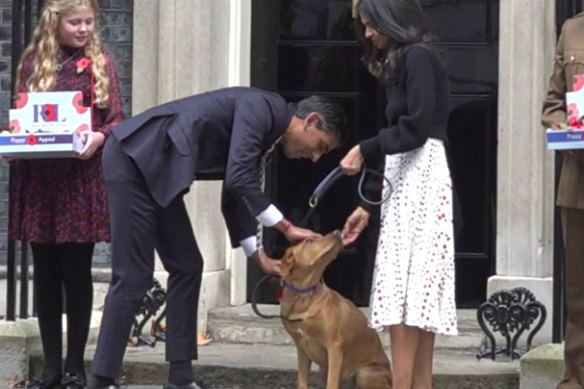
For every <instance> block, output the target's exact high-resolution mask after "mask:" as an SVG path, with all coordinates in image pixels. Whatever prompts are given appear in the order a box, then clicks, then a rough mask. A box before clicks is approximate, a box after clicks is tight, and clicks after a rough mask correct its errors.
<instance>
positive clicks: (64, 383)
mask: <svg viewBox="0 0 584 389" xmlns="http://www.w3.org/2000/svg"><path fill="white" fill-rule="evenodd" d="M86 386H87V380H86V379H85V374H83V373H77V372H67V373H65V375H64V376H63V378H61V389H85V387H86Z"/></svg>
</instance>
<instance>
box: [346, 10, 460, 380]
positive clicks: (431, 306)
mask: <svg viewBox="0 0 584 389" xmlns="http://www.w3.org/2000/svg"><path fill="white" fill-rule="evenodd" d="M358 13H359V18H360V21H361V24H362V26H363V37H364V38H365V39H364V40H365V41H368V42H367V44H366V53H365V56H364V58H363V59H364V62H365V64H366V65H367V66H368V68H369V70H370V72H371V73H372V74H373V75H375V76H376V77H377V78H378V80H379V81H380V82H381V83H382V84H383V85H384V86H385V88H386V98H387V105H386V107H385V116H386V118H387V127H386V128H382V129H380V130H379V133H378V134H377V136H375V137H373V138H370V139H366V140H364V141H362V142H361V143H359V144H358V145H356V146H354V147H353V148H352V149H351V150H350V151H349V152H348V153H347V155H346V156H345V157H344V158H343V160H342V161H341V163H340V165H341V168H342V169H343V171H344V172H345V173H347V174H356V173H357V172H359V171H360V170H361V169H362V166H363V163H364V161H367V164H368V166H374V165H376V163H375V162H376V161H377V160H379V158H381V166H384V169H383V173H384V175H385V176H386V177H387V178H388V180H389V182H390V185H384V187H383V189H381V185H379V186H378V189H377V190H378V191H383V198H385V197H386V194H388V193H389V192H390V191H391V196H390V197H389V200H388V201H386V202H385V203H383V205H382V207H381V226H380V232H379V242H378V246H377V254H376V262H375V267H374V274H373V283H372V290H371V300H370V306H369V308H370V325H371V326H372V327H373V328H377V329H383V328H386V327H387V328H389V335H390V341H391V355H392V361H393V369H394V380H393V383H394V388H395V389H412V388H414V389H429V388H431V387H432V359H433V349H434V338H435V334H436V333H440V334H448V335H455V334H457V325H456V308H455V301H454V242H453V225H452V185H451V180H450V171H449V169H448V164H447V161H446V155H445V150H444V143H445V142H446V129H447V120H448V73H447V71H446V68H445V65H444V63H443V62H442V60H441V59H440V57H439V55H438V54H437V53H436V49H435V48H434V46H433V42H434V37H433V36H432V35H431V34H430V33H429V31H428V30H427V28H426V26H425V23H424V14H423V11H422V9H421V7H420V5H419V3H418V1H417V0H362V1H361V2H360V3H359V5H358ZM369 215H370V211H369V210H368V206H367V204H362V205H361V206H359V207H357V209H356V210H355V211H354V212H353V213H352V214H351V215H350V216H349V218H348V219H347V222H346V223H345V226H344V228H343V232H342V237H343V243H344V244H345V245H348V244H351V243H352V242H353V241H354V240H355V239H357V237H358V236H359V234H360V233H361V231H362V230H363V229H364V228H365V226H367V223H368V221H369Z"/></svg>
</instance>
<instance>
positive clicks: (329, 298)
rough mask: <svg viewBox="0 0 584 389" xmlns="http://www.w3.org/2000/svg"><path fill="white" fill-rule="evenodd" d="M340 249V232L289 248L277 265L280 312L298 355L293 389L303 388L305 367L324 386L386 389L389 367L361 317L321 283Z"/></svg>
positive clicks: (352, 307)
mask: <svg viewBox="0 0 584 389" xmlns="http://www.w3.org/2000/svg"><path fill="white" fill-rule="evenodd" d="M341 248H342V243H341V237H340V233H339V231H334V232H332V233H330V234H328V235H326V236H323V237H322V238H317V239H314V240H310V239H307V240H305V241H303V242H301V243H299V244H297V245H295V246H293V247H290V248H289V249H288V250H287V251H286V253H285V254H284V256H283V257H282V261H281V269H282V279H283V285H284V286H283V291H282V296H281V299H280V314H281V316H282V322H283V323H284V327H285V328H286V331H288V333H289V334H290V336H292V338H293V339H294V342H295V343H296V350H297V352H298V385H297V389H306V388H307V387H308V377H309V374H310V365H311V363H312V362H315V363H316V364H317V365H318V366H320V368H321V370H323V371H324V373H325V375H326V388H327V389H337V388H339V384H340V382H341V381H346V380H347V381H353V382H354V383H356V386H357V387H358V388H361V389H391V386H392V385H391V382H392V381H391V367H390V364H389V360H388V359H387V355H386V354H385V352H384V350H383V347H382V345H381V342H380V340H379V337H378V335H377V333H376V332H375V331H374V330H373V329H371V328H369V327H368V325H367V318H366V317H365V315H364V314H363V313H362V312H361V311H360V310H359V309H358V308H357V307H356V306H355V305H354V304H353V303H352V302H350V301H349V300H347V299H346V298H344V297H342V296H341V295H340V294H339V293H337V292H336V291H334V290H332V289H330V288H329V287H327V286H326V284H325V283H324V282H323V280H322V275H323V272H324V270H325V268H326V267H327V265H328V264H329V263H331V262H332V261H333V260H334V259H335V258H336V257H337V255H338V253H339V251H340V250H341Z"/></svg>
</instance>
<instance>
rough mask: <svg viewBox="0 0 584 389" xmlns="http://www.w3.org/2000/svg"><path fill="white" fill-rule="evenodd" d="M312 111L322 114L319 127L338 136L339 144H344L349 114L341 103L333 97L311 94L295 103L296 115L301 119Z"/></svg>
mask: <svg viewBox="0 0 584 389" xmlns="http://www.w3.org/2000/svg"><path fill="white" fill-rule="evenodd" d="M312 112H317V113H318V114H319V115H320V119H319V121H318V124H317V128H318V129H319V130H321V131H325V132H328V133H329V134H332V135H334V136H336V137H337V138H338V139H339V144H342V143H343V141H344V136H343V135H344V133H345V131H346V128H347V115H346V114H345V111H344V110H343V109H342V108H341V107H340V105H339V104H337V103H336V102H335V101H334V100H333V99H330V98H328V97H323V96H310V97H307V98H305V99H303V100H300V101H299V102H298V103H296V104H295V105H294V116H296V117H298V118H300V119H304V118H305V117H307V116H308V115H310V114H311V113H312Z"/></svg>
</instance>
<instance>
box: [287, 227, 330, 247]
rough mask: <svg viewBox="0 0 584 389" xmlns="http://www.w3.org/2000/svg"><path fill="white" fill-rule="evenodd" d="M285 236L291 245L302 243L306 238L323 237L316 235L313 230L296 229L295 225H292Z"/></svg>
mask: <svg viewBox="0 0 584 389" xmlns="http://www.w3.org/2000/svg"><path fill="white" fill-rule="evenodd" d="M284 236H285V237H286V239H288V242H290V243H296V242H300V241H302V240H304V239H306V238H311V239H314V238H319V237H321V236H322V235H321V234H319V233H316V232H314V231H312V230H309V229H307V228H301V227H296V226H295V225H291V226H290V227H289V228H288V229H287V230H286V231H284Z"/></svg>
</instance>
